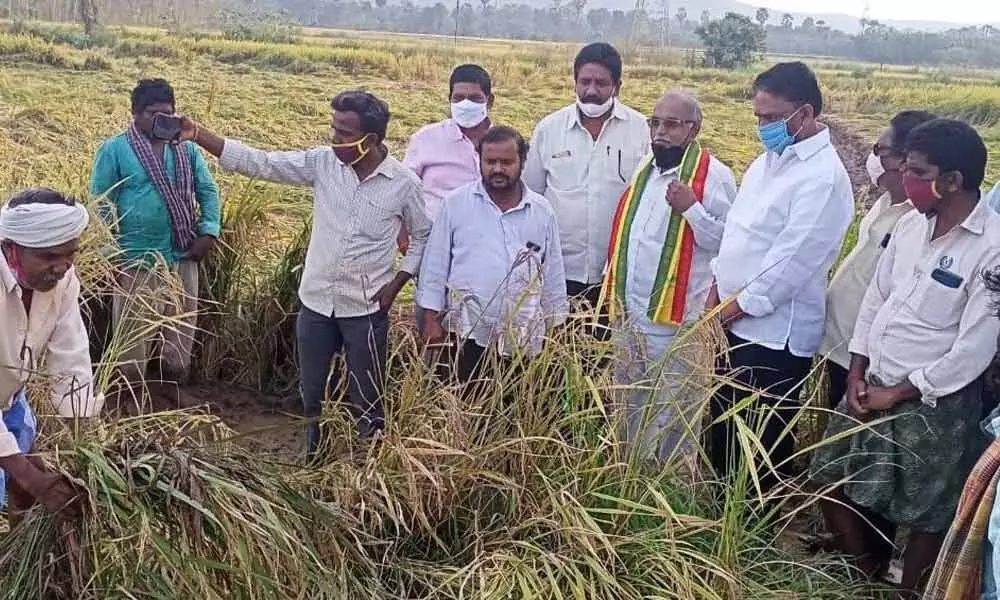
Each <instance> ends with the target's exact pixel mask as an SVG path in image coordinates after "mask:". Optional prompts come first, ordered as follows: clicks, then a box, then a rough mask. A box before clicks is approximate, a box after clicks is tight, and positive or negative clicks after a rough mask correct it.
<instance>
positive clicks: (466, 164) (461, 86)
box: [399, 65, 493, 329]
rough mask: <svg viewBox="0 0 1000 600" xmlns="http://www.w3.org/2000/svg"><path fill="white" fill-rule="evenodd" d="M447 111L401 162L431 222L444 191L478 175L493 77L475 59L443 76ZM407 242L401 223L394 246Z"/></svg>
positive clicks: (418, 310)
mask: <svg viewBox="0 0 1000 600" xmlns="http://www.w3.org/2000/svg"><path fill="white" fill-rule="evenodd" d="M448 102H449V109H450V113H451V117H450V118H448V119H445V120H443V121H439V122H437V123H433V124H431V125H427V126H425V127H422V128H420V129H419V130H417V132H416V133H414V134H413V136H412V137H411V138H410V144H409V146H407V148H406V156H405V157H404V158H403V164H404V165H406V166H407V167H409V168H411V169H413V172H414V173H416V174H417V176H418V177H420V182H421V184H422V186H423V189H424V205H425V206H426V207H427V216H428V217H430V219H431V222H433V221H434V220H435V219H437V216H438V214H439V213H440V212H441V205H442V203H443V201H444V198H445V196H447V195H448V194H450V193H451V192H452V191H454V190H456V189H458V188H460V187H462V186H463V185H465V184H467V183H472V182H474V181H476V180H478V179H479V153H478V152H477V146H478V144H479V140H480V139H481V138H482V137H483V134H485V133H486V131H487V130H488V129H489V128H490V125H491V122H490V115H489V112H490V109H491V108H492V107H493V83H492V81H491V80H490V74H489V73H487V72H486V69H484V68H482V67H480V66H479V65H460V66H458V67H455V70H454V71H452V72H451V78H450V79H449V81H448ZM408 246H409V234H408V233H407V231H406V227H403V228H402V229H401V230H400V232H399V247H400V249H401V250H402V251H403V252H406V248H407V247H408ZM414 308H415V312H416V320H417V329H421V328H422V327H423V310H422V309H421V308H420V306H419V305H415V306H414Z"/></svg>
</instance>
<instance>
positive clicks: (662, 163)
mask: <svg viewBox="0 0 1000 600" xmlns="http://www.w3.org/2000/svg"><path fill="white" fill-rule="evenodd" d="M685 150H686V148H685V147H684V146H668V145H667V144H653V159H654V161H655V162H656V166H657V168H659V169H660V170H662V171H666V170H668V169H673V168H674V167H676V166H678V165H680V164H681V160H683V159H684V151H685Z"/></svg>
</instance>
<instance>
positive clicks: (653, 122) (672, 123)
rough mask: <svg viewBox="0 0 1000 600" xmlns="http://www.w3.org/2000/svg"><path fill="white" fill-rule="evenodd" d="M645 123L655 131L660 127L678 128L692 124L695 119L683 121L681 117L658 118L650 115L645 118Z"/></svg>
mask: <svg viewBox="0 0 1000 600" xmlns="http://www.w3.org/2000/svg"><path fill="white" fill-rule="evenodd" d="M646 123H648V124H649V128H650V129H652V130H653V131H656V130H657V129H659V128H660V127H665V128H667V129H678V128H680V127H682V126H684V125H694V124H695V121H684V120H682V119H659V118H657V117H650V118H648V119H646Z"/></svg>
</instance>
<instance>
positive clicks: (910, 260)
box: [850, 201, 1000, 406]
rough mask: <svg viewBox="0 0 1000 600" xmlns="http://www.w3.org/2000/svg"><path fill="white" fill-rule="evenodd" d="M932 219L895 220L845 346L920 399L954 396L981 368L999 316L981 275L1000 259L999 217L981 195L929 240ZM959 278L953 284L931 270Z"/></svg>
mask: <svg viewBox="0 0 1000 600" xmlns="http://www.w3.org/2000/svg"><path fill="white" fill-rule="evenodd" d="M935 222H936V218H931V219H927V218H926V217H925V216H924V215H921V214H920V213H918V212H916V211H914V212H911V213H909V214H907V215H905V216H904V217H903V218H902V219H900V220H899V224H898V225H897V226H896V229H895V231H894V232H893V234H892V239H891V240H890V242H889V247H888V248H887V249H886V251H885V253H884V254H883V255H882V259H881V260H880V261H879V264H878V269H877V270H876V272H875V277H874V278H873V279H872V282H871V285H869V286H868V291H867V292H866V293H865V298H864V301H863V302H862V304H861V311H860V312H859V313H858V321H857V324H856V325H855V327H854V337H853V338H852V339H851V344H850V351H851V352H852V353H853V354H860V355H862V356H867V357H868V359H869V366H868V374H869V375H870V376H873V377H875V378H877V379H878V381H880V382H881V383H882V384H883V385H887V386H892V385H897V384H899V383H900V382H902V381H904V380H909V381H910V383H912V384H913V385H914V386H915V387H916V388H917V389H919V390H920V393H921V395H922V397H923V401H924V402H926V403H928V404H930V405H932V406H933V405H935V404H936V399H937V398H941V397H943V396H947V395H949V394H953V393H955V392H957V391H959V390H961V389H962V388H964V387H966V386H967V385H969V384H970V383H972V382H973V381H974V380H975V379H976V378H977V377H979V376H980V375H982V374H983V372H984V371H985V370H986V368H987V367H988V366H989V364H990V362H991V361H992V360H993V356H994V354H995V353H996V349H997V334H1000V319H997V318H996V316H994V314H993V310H992V300H993V299H992V297H991V294H990V292H989V291H988V290H987V289H986V285H985V284H984V283H983V278H982V277H981V273H982V271H983V270H984V269H993V268H995V267H997V266H998V265H1000V215H998V214H997V213H996V212H994V211H993V209H992V208H991V207H990V206H989V205H987V204H986V203H985V202H982V201H980V202H979V203H978V205H977V206H976V208H975V210H973V211H972V213H971V214H970V215H969V216H968V217H967V218H966V219H965V221H964V222H963V223H962V224H961V225H959V226H957V227H955V228H954V229H952V230H951V231H949V232H948V233H946V234H944V235H943V236H941V237H939V238H937V239H936V240H933V241H932V240H931V239H930V238H931V234H932V233H933V231H934V224H935ZM935 272H939V273H940V272H945V273H947V274H950V275H952V276H957V278H960V279H958V280H957V282H956V283H954V284H952V285H953V286H954V287H953V286H952V285H946V284H945V283H941V282H939V281H937V280H936V279H935V278H934V277H933V274H934V273H935Z"/></svg>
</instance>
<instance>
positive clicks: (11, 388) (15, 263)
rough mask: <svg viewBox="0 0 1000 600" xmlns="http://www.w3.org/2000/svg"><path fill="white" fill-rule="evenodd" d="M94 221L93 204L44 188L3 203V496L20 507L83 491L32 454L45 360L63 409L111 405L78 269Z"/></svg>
mask: <svg viewBox="0 0 1000 600" xmlns="http://www.w3.org/2000/svg"><path fill="white" fill-rule="evenodd" d="M89 220H90V217H89V214H88V212H87V208H86V207H85V206H83V205H82V204H80V203H78V202H77V201H76V200H74V199H73V198H71V197H69V196H65V195H63V194H61V193H59V192H57V191H55V190H50V189H43V188H38V189H30V190H26V191H23V192H21V193H19V194H16V195H14V196H13V197H12V198H10V200H8V201H7V203H6V204H5V205H4V206H3V208H2V209H0V249H2V252H3V256H2V258H0V319H2V322H3V332H4V335H3V336H0V337H2V343H0V399H2V400H0V403H2V406H3V418H2V420H0V468H2V470H0V494H5V493H6V492H10V504H11V507H12V508H13V509H15V510H25V509H27V508H29V507H30V506H31V504H33V503H34V502H36V501H37V502H40V503H41V504H43V505H44V506H45V507H46V508H47V509H49V510H51V511H54V512H55V511H61V510H63V509H65V508H66V507H67V506H68V505H69V504H71V502H72V501H73V500H74V498H75V497H76V495H77V493H76V492H75V491H74V490H73V487H72V485H71V484H70V482H69V481H67V480H66V478H65V477H63V476H62V475H60V474H57V473H53V472H50V471H48V470H46V469H45V468H44V466H43V465H42V464H41V462H40V461H38V460H37V459H35V458H29V457H28V456H27V453H28V452H31V449H32V447H33V445H34V441H35V433H36V422H35V415H34V413H33V412H32V409H31V405H30V404H29V402H28V398H27V392H26V387H25V386H26V385H27V383H28V379H29V377H30V376H31V375H32V374H33V373H35V372H37V370H38V367H39V363H40V362H41V361H42V358H43V357H44V360H45V366H46V367H47V372H48V375H49V376H50V377H51V392H50V401H51V403H52V406H53V408H54V409H55V412H56V414H58V415H59V416H61V417H63V418H74V417H92V416H95V415H98V414H100V411H101V406H102V405H103V397H102V396H100V395H96V394H95V393H94V385H93V371H92V368H91V363H90V345H89V340H88V337H87V331H86V329H85V327H84V324H83V319H82V317H81V316H80V281H79V280H78V279H77V277H76V273H75V272H74V271H73V259H74V258H75V257H76V253H77V251H78V249H79V246H80V241H79V238H80V235H81V234H82V233H83V231H84V229H86V227H87V223H88V222H89ZM5 484H6V485H5ZM2 499H4V497H3V496H0V506H2Z"/></svg>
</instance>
